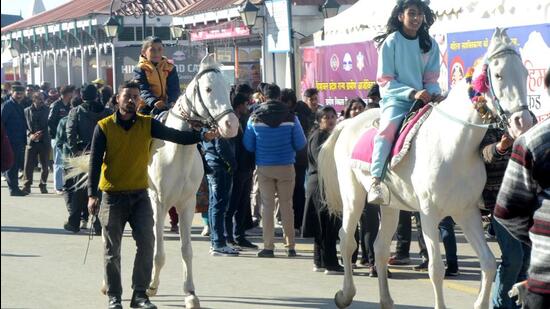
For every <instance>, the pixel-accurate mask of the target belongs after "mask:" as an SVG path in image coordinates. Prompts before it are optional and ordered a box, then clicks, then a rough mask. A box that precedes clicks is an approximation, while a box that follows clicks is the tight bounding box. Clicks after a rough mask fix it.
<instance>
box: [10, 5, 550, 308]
mask: <svg viewBox="0 0 550 309" xmlns="http://www.w3.org/2000/svg"><path fill="white" fill-rule="evenodd" d="M409 2H410V4H408V5H404V6H403V7H402V8H401V10H402V11H399V10H397V11H396V14H400V15H399V18H398V20H396V21H394V22H395V23H396V25H397V26H396V27H395V29H393V31H390V32H389V33H387V34H386V35H382V36H381V37H379V43H380V44H381V46H382V47H381V53H382V54H381V57H380V62H381V63H380V64H379V76H380V78H379V79H378V80H379V81H380V82H381V85H380V87H379V86H378V85H375V86H373V87H372V89H371V90H370V91H369V93H368V95H367V97H366V98H365V99H366V102H365V100H364V99H362V98H360V97H357V98H352V99H349V100H348V101H347V103H346V106H345V108H344V109H343V110H342V111H341V113H338V112H337V111H336V110H335V109H334V107H332V106H322V105H321V104H319V92H318V90H317V89H314V88H311V89H307V90H305V92H304V93H303V97H302V100H298V97H297V94H296V92H295V91H294V90H292V89H280V87H279V86H277V85H276V84H267V83H260V84H259V85H258V86H257V87H256V89H253V88H252V87H250V86H249V85H247V84H240V85H236V86H234V87H233V88H232V90H231V95H230V97H231V102H232V107H233V110H234V112H235V114H236V115H237V117H238V118H239V122H240V130H239V133H238V135H237V136H236V137H234V138H231V139H225V138H221V137H219V136H218V135H217V133H216V132H214V131H211V130H210V131H209V130H202V131H197V132H183V131H178V130H174V129H169V128H167V127H165V126H164V125H163V124H162V123H161V122H160V121H158V120H155V119H153V118H151V117H147V116H144V115H158V114H161V113H162V112H163V111H165V110H167V109H169V108H171V107H172V106H174V103H175V101H176V100H177V98H178V97H179V96H180V94H181V91H180V89H179V80H178V76H177V73H176V71H175V68H174V66H173V64H171V63H170V62H169V61H167V59H166V57H164V56H163V45H162V41H161V40H160V39H158V38H149V39H147V40H146V41H145V42H144V44H143V46H142V52H141V57H140V61H139V63H138V65H137V66H136V69H135V71H134V76H135V79H134V80H133V81H129V82H125V83H124V84H123V85H122V86H120V88H119V89H117V92H116V94H113V90H112V89H111V88H110V87H109V86H105V85H104V84H105V82H104V81H102V80H96V81H94V82H92V83H91V84H88V85H85V86H83V87H82V88H77V87H74V86H71V85H66V86H63V87H60V88H59V89H54V88H51V87H50V86H49V84H48V83H44V84H42V85H41V86H40V87H35V86H33V85H27V86H26V87H25V86H24V85H23V84H21V83H19V82H14V83H11V84H9V83H6V84H5V85H4V87H3V89H2V135H3V139H2V171H3V172H4V171H5V173H4V176H5V178H6V181H7V183H8V187H9V192H10V195H11V196H15V197H21V196H26V195H28V194H30V193H31V190H32V185H33V172H34V171H35V168H36V167H37V165H38V163H40V170H41V174H40V182H39V185H38V188H39V190H40V193H41V194H47V193H48V190H47V186H46V183H47V179H48V175H49V172H50V170H51V171H52V172H53V180H54V189H55V192H56V193H57V194H61V195H63V196H64V200H65V203H66V206H67V210H68V218H67V221H66V222H65V223H64V225H63V227H64V229H65V230H67V231H69V232H72V233H77V232H79V231H80V230H81V229H87V228H93V229H94V231H95V233H96V234H98V235H99V234H102V233H104V246H105V261H106V262H105V272H106V286H107V294H108V296H109V308H121V305H120V303H121V293H122V286H121V281H120V243H121V240H122V232H123V229H124V226H125V224H126V222H129V223H130V225H131V226H132V229H133V230H134V235H135V239H136V243H137V247H138V251H137V254H136V262H135V265H134V276H133V280H134V282H133V288H134V294H133V296H132V306H133V307H135V308H156V307H155V306H154V305H153V304H152V303H151V302H150V301H149V299H148V297H147V295H146V294H145V289H146V288H147V286H148V284H149V280H150V278H151V268H152V255H153V244H154V235H153V214H152V210H151V207H150V201H149V197H148V196H147V191H146V189H147V186H148V184H147V175H146V173H147V162H148V158H149V155H150V154H149V153H148V152H147V149H148V145H149V143H150V141H151V139H152V138H158V139H165V140H168V141H172V142H175V143H180V144H195V143H198V145H199V148H200V151H201V154H202V156H203V164H204V167H205V171H206V175H205V178H204V181H203V185H201V188H200V189H199V192H197V201H198V202H197V210H198V211H199V212H201V213H202V218H203V222H204V229H203V232H202V235H203V236H209V237H210V241H211V250H210V254H211V255H213V256H238V255H239V252H240V251H241V250H258V253H257V256H258V257H260V258H272V257H274V256H275V247H276V246H275V238H274V229H275V224H276V222H277V223H279V225H280V226H282V228H283V233H284V237H283V245H284V247H285V249H286V252H285V253H286V256H287V257H289V258H292V257H295V256H297V255H298V253H297V252H296V248H295V244H296V240H295V239H296V236H297V235H298V236H299V235H302V236H303V237H311V238H313V240H314V241H313V243H314V257H313V271H315V272H324V273H325V274H338V273H342V272H343V271H344V270H343V267H342V266H341V265H340V262H339V258H338V255H337V242H338V230H339V229H340V227H341V224H342V223H341V221H340V219H339V218H338V217H337V216H335V215H334V214H331V213H329V211H328V210H327V209H326V207H325V206H324V203H323V201H322V196H321V195H320V192H319V184H318V180H317V172H318V166H317V157H318V154H319V151H320V148H321V146H322V145H323V143H324V141H325V140H326V139H327V138H328V136H329V135H330V133H331V131H332V130H333V129H334V128H335V126H336V124H337V123H338V122H339V121H346V119H350V118H354V117H356V116H357V115H359V114H360V113H362V112H364V111H365V110H368V109H371V108H378V107H379V104H381V105H383V106H382V107H383V108H382V114H381V115H382V120H381V127H380V133H379V135H378V137H377V139H376V141H375V154H374V159H375V163H374V167H373V171H374V172H373V174H372V175H373V177H374V182H373V183H374V185H373V188H370V192H369V200H368V201H365V204H366V207H364V211H363V214H362V217H361V220H360V224H359V226H358V229H357V233H356V239H357V242H358V243H360V246H359V248H361V257H359V252H356V253H355V254H354V257H353V259H354V261H353V262H354V265H355V264H357V265H360V266H365V267H369V274H370V276H371V277H376V276H377V271H376V268H375V266H374V252H373V243H374V240H375V238H376V235H377V231H378V226H379V212H380V206H378V205H379V204H381V202H382V196H381V193H380V188H379V184H380V182H381V181H382V178H383V169H384V162H385V160H386V159H385V158H386V156H387V153H388V152H389V149H390V148H389V147H390V146H391V141H392V140H393V138H394V136H395V133H396V132H395V131H396V128H397V127H399V123H400V122H401V120H402V119H403V118H404V117H405V115H406V113H407V111H408V110H409V108H410V105H411V104H412V102H413V101H415V100H421V101H424V102H429V101H435V102H439V101H441V100H442V99H443V97H442V96H441V95H440V91H439V88H438V86H437V83H436V80H434V79H433V78H431V79H429V80H426V79H425V80H423V81H422V80H417V77H418V76H422V75H421V74H420V75H418V74H415V73H414V72H412V73H411V72H409V73H411V74H402V75H401V76H399V75H398V74H396V72H395V68H396V67H398V66H399V67H402V68H404V67H411V64H410V61H409V60H407V59H408V58H406V57H397V58H396V57H394V56H393V53H394V52H395V51H394V50H392V49H396V48H397V49H399V50H407V51H410V50H412V49H413V48H414V49H418V52H419V55H420V53H423V54H426V53H427V54H428V56H429V57H427V59H428V61H427V62H426V61H423V60H422V57H419V58H418V62H419V63H418V66H417V67H418V68H421V69H422V70H423V69H426V70H428V71H429V70H432V71H433V70H436V69H437V70H439V62H438V61H437V60H435V58H437V57H439V52H438V51H437V44H435V43H433V40H430V39H429V34H427V32H426V33H424V32H423V31H424V28H420V25H419V23H418V20H419V17H422V18H423V20H424V21H425V22H427V23H429V25H431V23H433V18H432V17H433V16H431V15H430V14H429V11H427V10H426V8H427V6H426V5H425V4H424V3H423V2H419V1H409ZM428 10H429V8H428ZM426 18H427V21H426ZM420 24H422V23H420ZM428 28H429V26H428ZM419 29H421V30H419ZM390 30H391V29H390ZM417 31H420V32H419V33H418V34H417ZM426 35H427V36H426ZM419 36H420V39H421V40H420V44H419V43H418V39H415V38H418V37H419ZM411 42H412V43H411ZM411 44H412V45H411ZM401 45H402V46H401ZM399 46H401V47H399ZM403 46H404V47H403ZM407 46H408V47H407ZM403 48H405V49H403ZM432 58H433V59H432ZM394 59H398V60H399V59H401V60H402V61H404V62H403V63H395V62H393V61H395V60H394ZM401 60H399V61H401ZM418 68H417V69H418ZM432 75H433V76H435V75H434V74H432ZM403 76H405V77H403ZM433 76H432V77H433ZM403 78H405V79H403ZM407 78H410V80H408V79H407ZM398 79H402V80H398ZM545 83H546V87H547V88H548V87H549V84H550V81H549V77H548V74H547V76H546V80H545ZM403 84H405V85H408V86H407V87H404V86H403ZM417 84H418V85H417ZM381 89H382V95H381V91H380V90H381ZM411 89H416V90H413V91H411ZM382 96H386V99H385V100H383V101H382V102H380V101H381V97H382ZM388 98H389V99H388ZM388 102H389V103H388ZM549 132H550V130H549V128H548V120H546V121H544V122H543V123H541V124H539V125H537V126H535V128H533V129H532V130H531V131H529V133H528V134H526V136H525V137H522V138H520V139H519V140H517V141H515V143H514V140H512V138H511V137H510V136H509V135H507V134H506V133H503V132H501V131H499V130H496V129H491V130H489V131H488V132H487V134H486V136H485V138H484V140H483V142H482V144H481V145H480V156H481V157H482V158H483V160H484V162H485V165H486V169H487V175H488V180H487V185H486V188H485V190H484V192H483V199H484V204H485V205H486V207H487V209H488V213H487V214H488V216H489V217H491V218H492V221H491V223H490V226H491V227H492V229H491V230H492V231H494V232H493V233H494V236H495V237H496V240H497V242H498V244H499V246H500V248H501V252H502V263H501V265H500V266H499V269H498V272H497V277H496V279H495V285H494V291H493V306H494V308H515V304H514V303H513V300H512V299H510V297H509V296H508V294H507V292H508V290H510V288H511V287H512V285H513V284H515V283H516V282H521V281H523V280H525V279H526V278H527V277H529V291H530V293H531V294H530V299H531V302H532V304H533V305H532V307H530V308H543V307H544V306H545V304H546V306H548V305H547V304H548V297H549V295H550V280H549V278H548V276H550V270H549V269H548V267H549V266H548V265H550V264H549V263H548V260H547V259H548V256H549V255H548V253H547V252H548V250H547V249H545V248H547V247H548V234H549V233H548V222H549V221H550V220H549V219H548V207H549V206H548V203H549V202H548V201H549V200H550V194H549V193H548V188H550V183H549V182H548V179H549V178H548V174H547V173H546V172H548V170H549V167H548V162H549V161H548V148H546V149H543V148H541V147H548V144H549V139H550V137H549ZM4 135H6V136H4ZM7 148H11V157H10V154H9V153H6V154H4V153H5V150H6V149H7ZM127 151H131V152H132V153H134V154H135V158H134V159H133V160H127V158H126V157H124V156H123V155H121V154H122V153H125V152H127ZM85 153H89V154H90V157H91V163H90V173H89V177H88V180H87V185H86V183H84V182H86V179H85V177H84V176H83V175H76V176H72V177H68V175H67V174H66V172H67V166H66V160H67V159H69V158H72V157H76V156H80V155H82V154H85ZM10 158H11V160H10ZM545 160H546V161H545ZM10 161H11V162H10ZM5 162H6V163H5ZM509 163H510V164H509ZM507 166H508V169H507V168H506V167H507ZM8 167H9V168H8ZM505 172H506V175H505ZM19 174H21V176H20V175H19ZM20 178H22V179H23V185H22V187H20V186H19V179H20ZM501 187H502V188H501ZM522 190H523V191H522ZM499 191H500V194H499ZM102 195H103V196H102ZM100 201H102V202H101V207H100V206H99V205H100ZM382 204H383V203H382ZM495 205H496V206H495ZM522 205H525V208H524V209H523V208H521V207H520V206H522ZM540 209H542V210H543V212H541V211H540ZM493 213H494V216H493ZM533 213H534V214H535V218H534V220H535V227H534V228H535V229H536V230H537V231H538V232H537V231H535V232H534V233H533V230H532V234H531V238H529V235H528V234H527V231H528V228H530V227H531V224H530V223H532V222H533ZM96 214H99V219H98V220H93V221H94V226H93V227H92V226H90V227H89V226H88V225H89V221H90V218H91V217H93V216H95V215H96ZM495 218H496V219H495ZM413 219H414V220H415V222H416V225H417V228H418V232H419V233H418V236H419V239H418V240H419V246H420V248H421V252H420V255H421V257H422V263H421V264H419V265H417V266H415V267H414V269H415V270H418V271H422V270H427V268H428V255H427V250H426V245H425V243H424V240H423V239H422V233H421V222H420V217H419V216H418V214H415V213H411V212H408V211H401V213H400V218H399V226H398V231H397V248H396V252H395V254H394V255H393V256H392V257H391V258H390V260H389V261H388V263H389V264H390V265H406V264H409V263H411V260H410V253H409V251H410V243H411V234H412V233H411V225H412V224H411V223H412V220H413ZM170 223H171V230H172V231H177V230H178V222H177V213H176V211H175V209H174V208H173V209H171V210H170ZM260 224H261V228H262V233H263V234H262V239H263V245H262V248H261V249H260V248H259V247H258V245H256V244H254V243H252V242H251V241H250V240H249V239H247V235H246V231H247V230H249V229H251V228H253V227H256V226H259V225H260ZM439 228H440V232H441V237H442V240H443V244H444V247H445V253H446V262H447V269H446V272H445V275H446V276H458V275H459V267H458V264H459V261H458V258H457V245H456V238H455V233H454V222H453V220H452V218H451V217H446V218H444V219H443V220H442V221H441V223H440V225H439ZM535 234H536V235H537V236H534V235H535ZM529 265H531V266H530V268H529ZM528 269H530V270H529V273H528ZM528 274H529V276H528ZM541 304H542V307H541ZM546 308H548V307H546Z"/></svg>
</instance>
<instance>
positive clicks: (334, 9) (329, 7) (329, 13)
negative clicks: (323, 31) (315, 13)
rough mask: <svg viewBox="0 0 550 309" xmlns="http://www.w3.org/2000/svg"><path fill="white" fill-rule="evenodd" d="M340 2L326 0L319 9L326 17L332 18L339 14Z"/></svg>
mask: <svg viewBox="0 0 550 309" xmlns="http://www.w3.org/2000/svg"><path fill="white" fill-rule="evenodd" d="M339 9H340V4H339V3H338V2H337V1H336V0H326V1H325V3H323V5H321V6H320V7H319V10H320V11H321V12H323V16H324V17H325V18H331V17H334V16H336V14H338V10H339Z"/></svg>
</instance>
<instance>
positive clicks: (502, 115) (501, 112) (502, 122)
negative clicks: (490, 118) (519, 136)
mask: <svg viewBox="0 0 550 309" xmlns="http://www.w3.org/2000/svg"><path fill="white" fill-rule="evenodd" d="M503 55H516V56H518V57H520V59H521V56H520V55H519V54H518V52H517V51H516V50H515V49H512V48H505V49H503V50H500V51H498V52H496V53H494V54H492V55H490V56H488V57H487V59H486V60H485V63H486V64H487V84H488V88H489V95H490V96H491V98H492V100H493V105H494V106H495V109H496V111H497V117H498V118H499V120H498V128H499V129H501V130H503V131H507V130H508V128H509V127H510V123H509V122H508V119H509V117H510V115H512V114H514V113H517V112H521V111H524V110H528V109H529V108H528V107H527V105H520V106H516V107H514V108H513V109H511V110H505V109H504V108H502V105H501V104H500V99H499V98H498V97H497V95H496V93H495V90H494V88H493V82H492V77H491V71H490V66H489V62H490V61H491V60H492V59H495V58H497V57H500V56H503Z"/></svg>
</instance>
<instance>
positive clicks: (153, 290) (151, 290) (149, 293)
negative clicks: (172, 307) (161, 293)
mask: <svg viewBox="0 0 550 309" xmlns="http://www.w3.org/2000/svg"><path fill="white" fill-rule="evenodd" d="M157 291H158V288H152V287H149V288H148V289H147V291H145V294H147V296H149V297H153V296H155V295H157Z"/></svg>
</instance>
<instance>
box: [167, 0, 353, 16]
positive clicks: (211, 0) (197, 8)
mask: <svg viewBox="0 0 550 309" xmlns="http://www.w3.org/2000/svg"><path fill="white" fill-rule="evenodd" d="M337 1H338V3H339V4H340V5H346V4H354V3H355V2H357V0H337ZM244 2H245V0H198V1H197V2H195V3H194V4H191V5H189V6H187V7H185V8H183V9H181V10H178V11H175V12H174V15H180V16H188V15H194V14H200V13H205V12H212V11H219V10H224V9H229V8H232V7H237V6H241V5H242V4H243V3H244ZM251 2H252V3H253V4H255V5H260V4H262V3H263V2H264V1H263V0H251ZM324 2H325V0H291V3H292V5H322V4H323V3H324Z"/></svg>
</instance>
